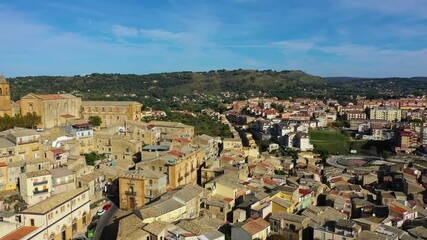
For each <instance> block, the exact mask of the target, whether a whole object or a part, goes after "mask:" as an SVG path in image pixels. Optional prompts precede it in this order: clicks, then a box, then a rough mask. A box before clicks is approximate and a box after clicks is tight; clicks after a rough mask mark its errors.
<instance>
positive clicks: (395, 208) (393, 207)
mask: <svg viewBox="0 0 427 240" xmlns="http://www.w3.org/2000/svg"><path fill="white" fill-rule="evenodd" d="M389 209H390V211H393V212H395V213H398V214H402V215H403V214H404V213H405V212H406V210H405V209H403V208H401V207H398V206H396V205H390V206H389Z"/></svg>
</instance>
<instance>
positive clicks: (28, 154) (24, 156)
mask: <svg viewBox="0 0 427 240" xmlns="http://www.w3.org/2000/svg"><path fill="white" fill-rule="evenodd" d="M0 137H5V138H7V139H8V140H9V141H11V142H12V143H13V144H15V145H16V151H15V155H16V156H17V158H18V159H17V160H32V159H37V158H40V157H42V156H43V149H42V148H41V138H40V134H39V133H38V132H36V131H35V130H33V129H26V128H13V129H9V130H6V131H3V132H1V133H0ZM9 146H11V145H9ZM9 148H10V150H11V152H9V151H8V152H7V154H8V155H12V154H13V150H12V148H11V147H9ZM10 158H12V161H13V159H14V158H13V157H10Z"/></svg>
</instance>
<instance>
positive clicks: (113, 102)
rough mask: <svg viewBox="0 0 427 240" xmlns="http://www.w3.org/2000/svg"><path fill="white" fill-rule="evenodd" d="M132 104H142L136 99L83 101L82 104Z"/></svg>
mask: <svg viewBox="0 0 427 240" xmlns="http://www.w3.org/2000/svg"><path fill="white" fill-rule="evenodd" d="M130 104H141V103H139V102H136V101H82V106H83V107H85V106H106V107H111V106H123V107H127V106H129V105H130Z"/></svg>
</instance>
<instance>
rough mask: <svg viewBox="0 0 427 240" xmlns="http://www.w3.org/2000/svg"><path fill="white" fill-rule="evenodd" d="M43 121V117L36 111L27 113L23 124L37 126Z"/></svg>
mask: <svg viewBox="0 0 427 240" xmlns="http://www.w3.org/2000/svg"><path fill="white" fill-rule="evenodd" d="M41 122H42V117H40V116H38V115H37V114H36V113H29V112H28V113H27V114H26V115H25V117H24V119H23V124H24V125H25V127H27V128H35V127H36V126H37V125H39V124H40V123H41Z"/></svg>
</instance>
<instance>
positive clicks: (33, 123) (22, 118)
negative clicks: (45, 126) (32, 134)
mask: <svg viewBox="0 0 427 240" xmlns="http://www.w3.org/2000/svg"><path fill="white" fill-rule="evenodd" d="M41 122H42V118H41V116H39V115H37V114H36V113H27V114H26V115H21V114H18V115H15V116H9V115H4V116H3V117H0V131H4V130H7V129H11V128H14V127H23V128H36V127H37V125H39V124H40V123H41Z"/></svg>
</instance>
